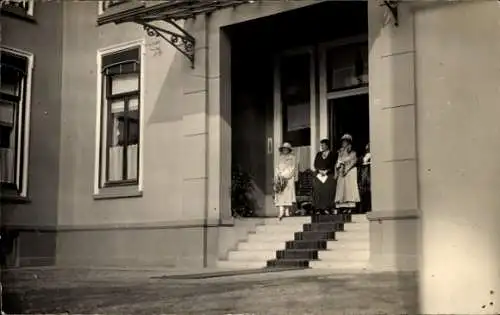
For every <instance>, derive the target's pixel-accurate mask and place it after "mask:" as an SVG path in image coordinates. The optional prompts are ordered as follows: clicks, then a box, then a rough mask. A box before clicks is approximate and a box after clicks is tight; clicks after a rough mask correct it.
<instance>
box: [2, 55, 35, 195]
mask: <svg viewBox="0 0 500 315" xmlns="http://www.w3.org/2000/svg"><path fill="white" fill-rule="evenodd" d="M0 66H1V67H0V72H1V78H2V80H1V82H0V185H1V188H2V191H3V193H4V194H5V195H10V194H15V195H21V196H23V197H25V196H26V183H25V180H26V178H27V176H26V175H27V164H28V163H27V154H28V144H29V143H28V135H29V129H28V126H29V119H28V117H29V97H30V88H31V84H30V78H31V75H30V71H31V67H30V60H29V58H28V56H25V55H21V54H17V53H15V52H12V51H10V50H6V49H4V48H2V51H1V63H0Z"/></svg>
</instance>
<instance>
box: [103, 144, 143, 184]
mask: <svg viewBox="0 0 500 315" xmlns="http://www.w3.org/2000/svg"><path fill="white" fill-rule="evenodd" d="M127 148H128V149H127V179H137V162H138V159H137V150H138V145H137V144H133V145H129V146H128V147H127ZM122 170H123V146H116V147H111V148H109V180H110V181H117V180H122V179H123V177H122V174H123V171H122Z"/></svg>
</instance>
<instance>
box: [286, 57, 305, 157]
mask: <svg viewBox="0 0 500 315" xmlns="http://www.w3.org/2000/svg"><path fill="white" fill-rule="evenodd" d="M280 78H281V102H282V111H283V112H282V114H283V141H286V142H290V143H291V144H292V145H293V146H296V147H299V146H309V145H311V120H310V119H311V116H310V110H311V56H310V54H309V53H307V54H296V55H291V56H286V57H283V58H282V59H281V65H280Z"/></svg>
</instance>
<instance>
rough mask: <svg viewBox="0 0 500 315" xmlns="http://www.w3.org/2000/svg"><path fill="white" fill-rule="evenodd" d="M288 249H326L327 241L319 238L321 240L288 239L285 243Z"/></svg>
mask: <svg viewBox="0 0 500 315" xmlns="http://www.w3.org/2000/svg"><path fill="white" fill-rule="evenodd" d="M285 248H286V249H318V250H320V249H326V248H327V241H326V240H319V241H309V240H305V241H300V240H299V241H288V242H286V243H285Z"/></svg>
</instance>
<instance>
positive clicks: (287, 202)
mask: <svg viewBox="0 0 500 315" xmlns="http://www.w3.org/2000/svg"><path fill="white" fill-rule="evenodd" d="M279 152H280V156H279V158H278V165H277V168H276V178H275V205H276V207H278V209H279V214H278V220H280V221H281V219H283V217H284V216H287V217H288V216H290V209H291V208H292V206H293V204H294V203H295V202H296V197H295V178H296V170H297V161H296V158H295V156H294V155H293V154H292V145H291V144H290V143H288V142H285V143H283V145H282V146H281V147H280V148H279ZM277 184H278V185H277ZM276 186H278V187H276Z"/></svg>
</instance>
